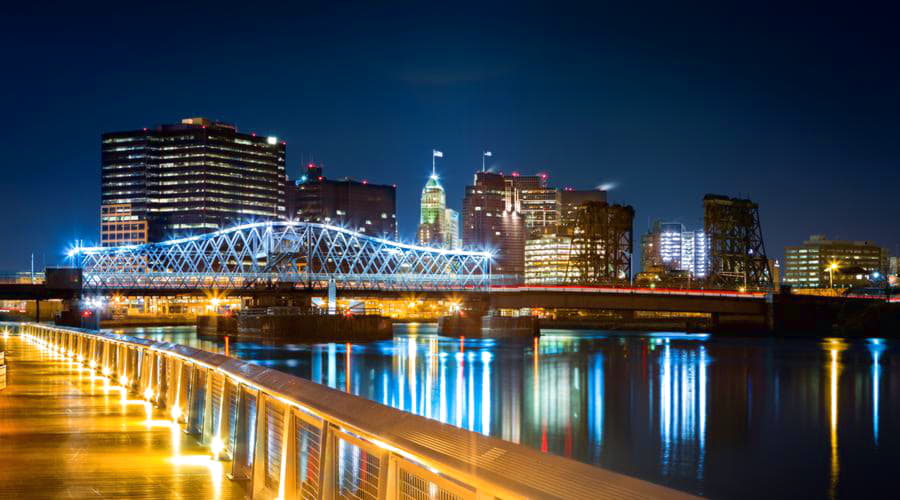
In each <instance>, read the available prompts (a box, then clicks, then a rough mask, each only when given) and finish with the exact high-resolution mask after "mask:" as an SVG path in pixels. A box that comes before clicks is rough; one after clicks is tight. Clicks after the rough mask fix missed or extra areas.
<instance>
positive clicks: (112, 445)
mask: <svg viewBox="0 0 900 500" xmlns="http://www.w3.org/2000/svg"><path fill="white" fill-rule="evenodd" d="M0 351H6V364H7V387H6V389H4V390H2V391H0V498H145V499H151V498H160V499H179V498H185V499H186V498H203V499H239V498H244V496H245V494H244V491H243V490H242V489H241V486H240V484H238V483H233V482H231V481H229V480H227V479H225V472H227V471H228V465H229V463H223V462H217V461H213V460H210V458H209V457H210V455H209V452H208V451H207V450H206V449H204V448H201V447H200V446H199V445H198V444H197V443H196V441H195V440H194V438H193V437H191V436H188V435H186V434H184V433H183V432H182V431H181V430H180V429H178V428H173V427H171V426H170V425H169V424H168V422H167V421H165V420H164V419H163V416H162V415H160V414H159V412H158V411H156V412H155V413H154V414H153V415H151V418H149V419H148V414H147V411H148V410H147V408H146V406H145V405H144V404H142V403H141V402H139V401H128V400H126V399H124V398H123V396H122V394H121V391H120V390H118V389H117V388H109V387H108V384H106V383H105V382H104V381H103V380H101V379H98V378H92V377H91V376H90V373H88V371H86V370H83V369H80V368H79V367H77V366H76V365H74V364H72V363H69V362H67V361H62V360H59V359H58V358H56V357H55V356H53V355H52V354H51V353H49V352H45V351H42V350H41V349H39V348H38V347H36V346H34V345H32V344H29V343H27V342H25V341H23V340H22V339H20V338H19V337H17V336H10V337H9V338H5V339H4V338H3V337H0ZM132 397H134V396H132Z"/></svg>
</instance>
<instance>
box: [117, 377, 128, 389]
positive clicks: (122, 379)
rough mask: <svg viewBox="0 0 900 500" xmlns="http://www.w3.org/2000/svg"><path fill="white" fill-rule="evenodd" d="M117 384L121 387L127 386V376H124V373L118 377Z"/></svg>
mask: <svg viewBox="0 0 900 500" xmlns="http://www.w3.org/2000/svg"><path fill="white" fill-rule="evenodd" d="M119 385H121V386H122V388H125V387H127V386H128V377H126V376H125V375H122V376H121V377H119Z"/></svg>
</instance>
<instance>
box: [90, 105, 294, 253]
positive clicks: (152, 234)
mask: <svg viewBox="0 0 900 500" xmlns="http://www.w3.org/2000/svg"><path fill="white" fill-rule="evenodd" d="M101 148H102V153H101V182H102V186H101V205H104V206H123V205H128V206H130V208H129V210H130V214H129V217H131V216H133V217H136V218H137V219H136V220H137V221H146V222H147V233H148V239H149V241H160V240H164V239H168V238H172V237H180V236H187V235H191V234H199V233H204V232H210V231H215V230H217V229H222V228H226V227H229V226H231V225H234V224H237V223H241V222H246V221H248V220H268V219H280V218H284V216H285V169H284V164H285V149H286V145H285V143H284V142H282V141H279V140H278V139H277V138H276V137H262V136H260V137H257V136H256V134H246V133H241V132H238V131H237V129H236V128H235V127H234V125H229V124H225V123H219V122H214V121H210V120H207V119H205V118H187V119H184V120H182V121H181V123H180V124H174V125H161V126H159V127H156V128H154V129H147V128H145V129H141V130H133V131H127V132H110V133H106V134H103V136H102V138H101ZM101 224H102V221H101Z"/></svg>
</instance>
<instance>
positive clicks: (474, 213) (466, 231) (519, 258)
mask: <svg viewBox="0 0 900 500" xmlns="http://www.w3.org/2000/svg"><path fill="white" fill-rule="evenodd" d="M526 186H527V187H534V188H539V187H541V186H540V181H539V180H536V177H531V176H528V177H521V178H520V177H519V176H516V175H512V176H504V175H502V174H495V173H491V172H478V173H476V174H475V182H474V184H473V185H471V186H466V195H465V198H464V199H463V230H462V232H463V246H465V247H466V248H472V249H487V250H492V251H494V252H496V256H495V258H494V261H493V264H492V272H493V273H494V274H502V275H509V276H512V277H513V278H512V279H514V280H515V279H518V278H516V277H522V276H524V273H525V218H524V216H523V215H522V213H521V212H520V211H519V210H518V209H517V207H519V206H520V201H521V200H520V195H521V191H520V188H522V187H526Z"/></svg>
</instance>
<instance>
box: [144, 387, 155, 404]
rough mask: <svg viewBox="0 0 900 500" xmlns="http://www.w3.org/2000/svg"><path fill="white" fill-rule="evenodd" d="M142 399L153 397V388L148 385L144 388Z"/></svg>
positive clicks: (148, 399)
mask: <svg viewBox="0 0 900 500" xmlns="http://www.w3.org/2000/svg"><path fill="white" fill-rule="evenodd" d="M144 399H146V400H147V401H150V400H151V399H153V389H151V388H149V387H148V388H146V389H144Z"/></svg>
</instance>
